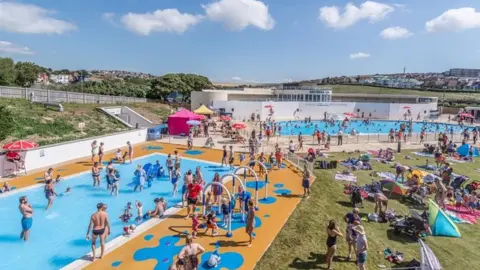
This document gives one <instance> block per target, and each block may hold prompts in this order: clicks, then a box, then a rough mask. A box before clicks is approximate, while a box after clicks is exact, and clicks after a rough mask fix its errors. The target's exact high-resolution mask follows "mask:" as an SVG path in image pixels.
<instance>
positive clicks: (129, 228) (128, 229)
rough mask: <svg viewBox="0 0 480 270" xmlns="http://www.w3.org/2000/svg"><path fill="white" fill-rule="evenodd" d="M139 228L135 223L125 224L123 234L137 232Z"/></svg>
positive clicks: (128, 234) (127, 234)
mask: <svg viewBox="0 0 480 270" xmlns="http://www.w3.org/2000/svg"><path fill="white" fill-rule="evenodd" d="M136 228H137V226H135V225H133V224H132V225H130V226H125V227H123V236H130V235H131V234H133V233H134V232H135V229H136Z"/></svg>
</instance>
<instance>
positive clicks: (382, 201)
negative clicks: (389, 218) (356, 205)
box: [373, 191, 388, 215]
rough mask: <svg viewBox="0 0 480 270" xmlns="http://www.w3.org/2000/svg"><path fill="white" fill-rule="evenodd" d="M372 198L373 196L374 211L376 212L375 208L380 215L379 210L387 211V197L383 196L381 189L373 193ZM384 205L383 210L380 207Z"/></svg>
mask: <svg viewBox="0 0 480 270" xmlns="http://www.w3.org/2000/svg"><path fill="white" fill-rule="evenodd" d="M373 198H374V201H375V211H374V212H375V213H377V210H378V214H379V215H380V213H381V212H384V213H385V212H386V211H387V207H388V198H387V196H385V195H384V194H383V192H382V191H379V192H377V193H375V195H373ZM383 207H385V211H383V210H382V208H383Z"/></svg>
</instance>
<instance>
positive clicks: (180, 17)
mask: <svg viewBox="0 0 480 270" xmlns="http://www.w3.org/2000/svg"><path fill="white" fill-rule="evenodd" d="M201 20H202V16H199V15H192V14H188V13H180V12H179V11H178V10H177V9H163V10H161V9H159V10H155V11H154V12H153V13H128V14H126V15H124V16H123V17H122V20H121V21H122V23H123V24H124V25H125V27H126V28H127V29H128V30H130V31H132V32H135V33H137V34H139V35H144V36H148V35H150V33H152V32H172V33H178V34H182V33H184V32H185V31H187V30H188V28H189V27H191V26H194V25H196V24H198V23H199V22H200V21H201Z"/></svg>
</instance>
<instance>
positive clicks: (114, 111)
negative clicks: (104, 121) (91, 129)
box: [102, 107, 122, 114]
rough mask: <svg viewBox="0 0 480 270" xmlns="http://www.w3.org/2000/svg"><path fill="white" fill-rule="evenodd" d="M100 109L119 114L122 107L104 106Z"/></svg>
mask: <svg viewBox="0 0 480 270" xmlns="http://www.w3.org/2000/svg"><path fill="white" fill-rule="evenodd" d="M102 109H103V110H105V111H107V112H109V113H111V114H121V113H122V107H104V108H102Z"/></svg>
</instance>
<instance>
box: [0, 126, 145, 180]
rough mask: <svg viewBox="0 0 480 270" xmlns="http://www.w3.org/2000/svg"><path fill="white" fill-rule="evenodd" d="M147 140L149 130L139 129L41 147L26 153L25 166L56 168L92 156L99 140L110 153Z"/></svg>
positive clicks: (28, 167)
mask: <svg viewBox="0 0 480 270" xmlns="http://www.w3.org/2000/svg"><path fill="white" fill-rule="evenodd" d="M146 139H147V129H137V130H132V131H128V132H122V133H117V134H114V135H110V136H103V137H95V138H89V139H85V140H79V141H74V142H68V143H62V144H54V145H51V146H45V147H40V148H36V149H34V150H31V151H28V152H27V153H26V156H25V166H26V167H27V170H35V169H40V168H44V167H55V164H58V163H62V162H66V161H69V160H73V159H78V158H82V157H87V156H90V155H91V154H92V152H91V146H90V145H91V143H92V142H93V141H94V140H97V142H98V143H100V142H104V143H105V146H104V147H105V151H110V150H114V149H118V148H123V149H126V148H125V147H126V143H127V141H130V143H132V144H137V143H142V142H145V141H146ZM2 173H3V170H2Z"/></svg>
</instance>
